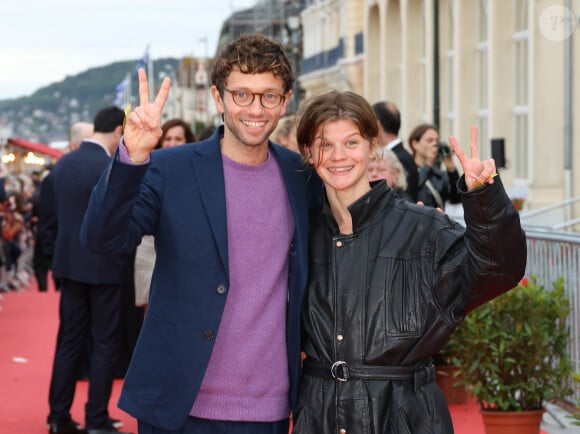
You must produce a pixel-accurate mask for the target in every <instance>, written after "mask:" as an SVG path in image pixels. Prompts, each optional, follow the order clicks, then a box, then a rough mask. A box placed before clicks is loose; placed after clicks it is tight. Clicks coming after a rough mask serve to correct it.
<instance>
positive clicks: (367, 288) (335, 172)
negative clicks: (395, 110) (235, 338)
mask: <svg viewBox="0 0 580 434" xmlns="http://www.w3.org/2000/svg"><path fill="white" fill-rule="evenodd" d="M376 136H377V121H376V119H375V117H374V114H373V111H372V108H371V107H370V106H369V104H368V103H367V101H366V100H365V99H364V98H362V97H361V96H359V95H356V94H354V93H352V92H343V93H339V92H330V93H327V94H323V95H321V96H318V97H315V98H313V99H311V100H310V101H308V102H307V103H306V104H305V106H304V107H303V111H302V113H301V115H300V121H299V124H298V134H297V137H298V143H299V144H300V148H301V152H302V153H303V155H304V157H305V159H306V160H307V162H308V163H309V164H311V165H313V166H314V167H315V168H316V172H317V173H318V175H319V176H320V177H321V178H322V180H323V181H324V184H325V202H324V204H323V211H322V213H321V214H320V215H319V216H318V217H317V219H316V220H315V221H314V222H313V226H312V232H311V244H310V246H311V247H310V276H309V283H308V288H307V292H306V294H305V304H304V307H303V312H302V325H303V349H304V351H305V352H306V355H307V358H306V359H305V361H304V369H303V376H302V382H301V389H300V396H299V402H298V409H297V412H296V414H295V415H294V433H298V434H305V433H306V434H330V433H337V434H364V433H369V434H376V433H392V434H403V433H421V434H422V433H424V434H427V433H429V434H438V433H445V434H446V433H453V426H452V422H451V418H450V415H449V411H448V408H447V403H446V402H445V398H444V397H443V395H442V393H441V391H440V390H439V388H438V386H437V384H436V383H435V382H434V377H435V371H434V368H433V366H432V364H431V357H432V356H433V355H434V354H436V353H437V352H438V351H439V350H440V349H441V347H442V346H443V344H444V343H445V341H446V340H447V339H448V337H449V335H450V334H451V333H452V331H453V330H454V329H455V327H456V326H457V325H458V323H459V322H460V321H461V320H462V319H463V317H464V316H465V315H466V314H467V313H468V312H469V311H470V310H472V309H473V308H475V307H476V306H478V305H480V304H482V303H485V302H486V301H488V300H491V299H492V298H494V297H496V296H498V295H500V294H502V293H504V292H506V291H508V290H510V289H511V288H513V287H514V286H515V285H516V284H517V283H518V281H519V280H520V278H521V277H522V275H523V274H524V270H525V264H526V244H525V236H524V233H523V231H522V229H521V226H520V221H519V216H518V213H517V212H516V210H515V209H514V207H513V206H512V204H511V201H510V200H509V198H508V197H507V195H506V193H505V190H504V188H503V185H502V182H501V180H500V178H499V177H497V176H496V174H495V163H494V161H493V160H485V161H480V160H479V158H478V146H477V129H476V128H475V127H474V128H473V129H472V143H471V158H468V157H466V156H465V155H464V153H463V152H462V150H461V148H460V147H459V145H458V144H457V142H456V140H455V139H454V138H453V137H451V145H452V147H453V150H454V151H455V153H456V154H457V157H458V159H459V161H460V162H461V165H462V166H463V172H464V176H462V177H461V179H460V181H459V194H460V195H461V199H462V202H463V206H464V215H465V221H466V224H467V227H466V228H464V227H462V226H460V225H459V224H457V223H456V222H454V221H452V220H451V219H450V218H449V217H448V216H446V215H442V214H440V213H439V212H437V210H435V209H433V208H429V207H419V206H416V205H414V204H411V203H409V202H406V201H404V200H402V199H399V198H397V197H396V195H395V194H394V192H393V191H392V190H391V189H390V188H389V187H387V185H386V183H385V182H384V181H377V182H374V183H371V184H369V182H368V180H367V166H368V164H369V160H370V159H372V158H373V156H374V153H375V149H376V146H377V141H376Z"/></svg>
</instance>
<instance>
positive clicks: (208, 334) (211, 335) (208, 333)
mask: <svg viewBox="0 0 580 434" xmlns="http://www.w3.org/2000/svg"><path fill="white" fill-rule="evenodd" d="M203 335H204V336H205V338H206V339H207V340H208V341H211V340H212V339H213V338H214V337H215V334H214V332H213V330H206V331H204V332H203Z"/></svg>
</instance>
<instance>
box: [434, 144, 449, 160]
mask: <svg viewBox="0 0 580 434" xmlns="http://www.w3.org/2000/svg"><path fill="white" fill-rule="evenodd" d="M437 148H439V156H440V157H441V158H447V157H449V155H451V148H450V147H449V145H448V144H447V143H445V142H439V143H437Z"/></svg>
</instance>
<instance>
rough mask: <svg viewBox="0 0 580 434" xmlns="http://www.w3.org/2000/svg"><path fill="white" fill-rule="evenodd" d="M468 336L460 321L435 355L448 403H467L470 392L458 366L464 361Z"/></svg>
mask: <svg viewBox="0 0 580 434" xmlns="http://www.w3.org/2000/svg"><path fill="white" fill-rule="evenodd" d="M466 338H467V333H466V327H465V325H464V323H463V322H462V323H460V324H459V326H458V327H457V328H456V329H455V331H454V332H453V334H452V335H451V336H450V337H449V339H448V340H447V342H446V343H445V345H444V346H443V348H442V349H441V351H439V353H437V354H436V355H435V356H434V357H433V363H434V364H435V371H436V373H437V377H436V381H437V385H438V386H439V388H440V389H441V391H442V392H443V395H445V399H446V400H447V404H450V405H457V404H465V403H466V402H467V398H468V392H467V390H466V389H465V387H463V385H462V382H461V379H460V378H458V372H459V371H458V367H457V366H460V365H461V364H462V363H463V358H462V355H463V351H464V350H463V348H464V347H465V343H466V342H465V339H466Z"/></svg>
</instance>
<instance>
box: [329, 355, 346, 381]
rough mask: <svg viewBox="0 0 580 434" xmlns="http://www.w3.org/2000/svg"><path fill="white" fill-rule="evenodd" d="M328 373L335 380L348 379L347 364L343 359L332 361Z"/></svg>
mask: <svg viewBox="0 0 580 434" xmlns="http://www.w3.org/2000/svg"><path fill="white" fill-rule="evenodd" d="M339 369H340V372H339ZM330 375H332V378H334V379H335V380H337V381H348V365H347V364H346V362H345V361H343V360H339V361H338V362H334V363H333V364H332V366H331V367H330Z"/></svg>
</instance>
